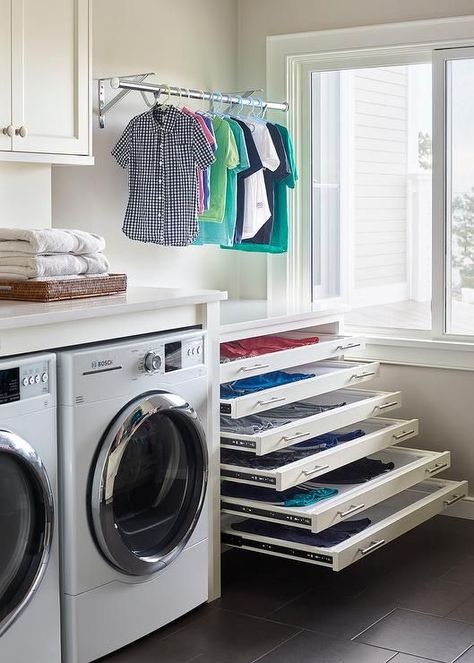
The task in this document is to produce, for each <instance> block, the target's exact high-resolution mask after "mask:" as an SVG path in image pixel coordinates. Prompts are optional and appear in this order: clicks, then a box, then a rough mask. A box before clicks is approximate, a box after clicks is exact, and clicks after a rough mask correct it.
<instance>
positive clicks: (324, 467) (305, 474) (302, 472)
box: [301, 465, 329, 477]
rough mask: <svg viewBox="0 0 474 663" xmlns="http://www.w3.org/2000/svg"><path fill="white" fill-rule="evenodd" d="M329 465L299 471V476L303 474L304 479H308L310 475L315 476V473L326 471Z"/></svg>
mask: <svg viewBox="0 0 474 663" xmlns="http://www.w3.org/2000/svg"><path fill="white" fill-rule="evenodd" d="M328 469H329V465H316V467H313V469H312V470H301V474H304V476H305V477H309V476H311V475H312V474H315V473H316V472H317V473H318V474H319V472H322V471H323V470H328Z"/></svg>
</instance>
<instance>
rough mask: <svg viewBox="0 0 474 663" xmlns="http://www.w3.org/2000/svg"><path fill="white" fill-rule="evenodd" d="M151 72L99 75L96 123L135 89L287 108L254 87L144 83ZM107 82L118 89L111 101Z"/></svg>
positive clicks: (103, 123) (192, 97) (256, 105)
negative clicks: (236, 88) (266, 98)
mask: <svg viewBox="0 0 474 663" xmlns="http://www.w3.org/2000/svg"><path fill="white" fill-rule="evenodd" d="M153 75H154V72H148V73H146V74H134V75H132V76H120V77H114V78H99V80H98V88H99V111H98V114H99V126H100V128H101V129H103V128H104V127H105V115H106V114H107V113H108V112H109V110H111V109H112V108H113V107H114V106H115V105H116V104H117V103H118V102H119V101H120V100H121V99H123V98H124V97H125V96H126V95H127V94H128V93H129V92H131V91H132V90H137V91H139V92H141V93H142V95H144V93H146V92H151V93H153V94H155V95H157V94H161V93H164V94H167V95H168V96H171V97H180V98H181V99H203V100H204V101H209V102H210V103H211V104H213V103H222V104H229V105H230V106H233V105H238V106H239V107H240V106H241V107H244V106H250V107H252V108H257V109H271V110H280V111H288V108H289V106H288V103H287V102H276V101H264V100H263V99H260V98H258V97H254V96H253V94H254V92H255V90H248V91H247V92H244V93H242V94H239V93H237V92H230V93H229V92H226V93H221V92H205V91H204V90H192V89H190V88H187V87H178V86H176V85H171V86H170V85H168V84H167V83H147V82H146V81H145V79H146V78H147V77H148V76H153ZM106 83H109V85H110V87H111V88H113V89H115V90H117V89H119V90H120V92H118V93H117V94H116V95H115V96H114V97H113V98H112V99H111V100H110V101H108V102H106V99H105V89H106Z"/></svg>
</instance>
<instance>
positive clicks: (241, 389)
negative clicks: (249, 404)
mask: <svg viewBox="0 0 474 663" xmlns="http://www.w3.org/2000/svg"><path fill="white" fill-rule="evenodd" d="M314 377H316V376H315V374H314V373H286V372H285V371H273V372H272V373H265V374H264V375H255V376H254V377H252V378H244V379H243V380H235V381H234V382H228V383H227V384H223V385H222V386H221V398H236V397H237V396H246V395H247V394H254V393H255V392H257V391H263V390H264V389H273V388H274V387H281V386H282V385H285V384H290V383H291V382H298V381H300V380H308V379H309V378H314Z"/></svg>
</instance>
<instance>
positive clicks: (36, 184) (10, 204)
mask: <svg viewBox="0 0 474 663" xmlns="http://www.w3.org/2000/svg"><path fill="white" fill-rule="evenodd" d="M0 224H1V225H2V226H5V227H7V228H48V227H49V226H50V225H51V166H48V165H45V164H23V163H0Z"/></svg>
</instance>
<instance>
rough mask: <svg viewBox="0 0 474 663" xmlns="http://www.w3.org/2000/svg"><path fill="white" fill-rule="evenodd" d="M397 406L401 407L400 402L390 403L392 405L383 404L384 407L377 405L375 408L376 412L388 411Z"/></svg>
mask: <svg viewBox="0 0 474 663" xmlns="http://www.w3.org/2000/svg"><path fill="white" fill-rule="evenodd" d="M395 405H399V403H398V401H390V403H382V405H376V406H375V407H374V412H375V410H386V409H387V408H388V407H394V406H395Z"/></svg>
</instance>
